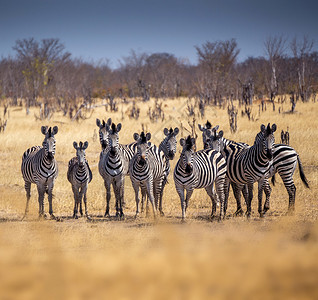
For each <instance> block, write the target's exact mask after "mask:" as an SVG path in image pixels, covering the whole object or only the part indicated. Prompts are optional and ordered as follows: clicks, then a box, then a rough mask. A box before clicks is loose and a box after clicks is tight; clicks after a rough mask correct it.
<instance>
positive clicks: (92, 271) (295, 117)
mask: <svg viewBox="0 0 318 300" xmlns="http://www.w3.org/2000/svg"><path fill="white" fill-rule="evenodd" d="M150 106H152V103H151V104H150ZM140 108H141V118H140V119H139V120H138V121H135V120H130V119H129V118H128V117H127V116H126V115H125V116H124V119H123V120H122V115H121V112H118V113H108V114H106V113H105V110H104V109H103V108H98V109H96V110H95V111H94V113H93V115H92V118H91V119H88V120H85V121H81V122H79V123H76V122H71V121H70V120H68V119H67V118H65V117H63V116H62V115H59V114H55V115H54V119H53V120H51V121H50V122H46V123H41V122H39V121H35V119H34V117H33V112H32V111H31V114H30V116H28V117H26V116H25V112H24V110H18V109H12V111H11V112H10V119H9V122H8V126H7V129H6V132H5V133H4V134H1V135H0V153H1V156H0V163H1V167H0V178H1V179H0V199H1V200H0V278H1V280H0V295H1V298H3V299H13V298H14V299H19V298H20V299H22V298H23V299H38V298H43V297H45V298H52V299H53V298H54V299H57V298H66V299H82V298H94V299H96V298H105V297H108V298H121V299H131V298H138V299H150V298H152V299H163V298H169V299H202V298H219V299H231V298H234V297H235V298H241V299H248V298H260V299H268V298H283V297H285V298H297V299H299V298H304V299H313V298H317V297H318V282H317V281H318V276H317V275H318V262H317V255H318V223H317V216H318V205H317V198H318V197H317V196H318V189H317V187H318V182H317V175H318V174H317V173H318V172H317V169H318V164H317V154H316V149H318V133H317V130H316V128H318V120H317V112H318V107H317V104H315V103H308V104H303V103H298V104H297V111H298V112H297V113H296V114H279V113H278V110H276V112H272V111H270V110H267V111H266V112H263V113H262V114H261V115H260V116H258V113H257V112H258V107H257V106H255V107H253V110H252V113H253V112H254V111H255V112H256V113H255V118H258V120H257V121H256V122H252V121H248V120H247V118H242V117H240V116H239V118H238V131H237V133H235V134H231V133H230V128H229V125H228V116H227V112H226V110H221V109H218V108H214V107H213V108H212V107H208V108H206V118H207V119H209V120H210V121H211V122H212V124H213V125H216V124H219V125H220V128H221V129H222V130H224V135H225V136H226V137H228V138H230V139H233V140H237V141H243V142H247V143H250V144H252V143H253V142H254V138H255V135H256V133H257V132H258V131H259V128H260V125H261V124H262V123H264V124H267V123H269V122H270V123H276V124H277V126H278V131H277V134H276V139H277V140H278V141H279V138H280V136H279V133H280V131H281V130H282V129H284V130H286V129H287V126H288V127H289V132H290V145H291V146H292V147H294V148H295V149H296V151H297V152H298V153H299V155H300V158H301V160H302V163H303V166H304V171H305V174H306V176H307V178H308V179H309V184H310V189H309V190H308V189H306V188H305V187H304V186H303V184H302V182H301V180H300V176H299V172H298V169H297V170H296V172H295V175H294V179H295V184H296V187H297V193H296V214H295V216H293V217H286V216H284V213H285V212H286V210H287V207H288V195H287V192H286V190H285V187H284V185H283V184H282V181H281V180H280V178H279V176H277V184H276V186H275V187H273V191H272V196H271V208H270V211H269V213H268V215H267V216H266V218H264V219H259V218H258V214H257V201H256V200H255V198H254V200H253V204H252V205H253V210H254V214H253V217H252V218H251V220H250V221H247V220H246V219H245V218H243V217H242V218H241V217H239V218H232V217H229V218H228V219H226V220H225V221H224V222H221V223H217V222H210V221H209V218H208V216H209V214H210V210H211V203H210V201H209V199H208V196H207V195H206V193H205V191H203V190H202V191H201V190H198V191H195V192H194V194H193V196H192V199H191V202H190V207H189V211H188V216H187V217H188V221H187V223H186V224H181V222H180V215H181V210H180V203H179V198H178V196H177V194H176V191H175V188H174V184H173V178H172V176H171V175H170V178H169V184H168V185H167V186H166V190H165V192H164V206H163V208H164V212H165V215H166V216H165V217H163V218H160V220H158V221H157V222H153V220H152V219H151V218H149V219H147V218H145V217H144V216H143V217H141V218H140V219H139V220H134V218H133V215H134V211H135V203H134V193H133V189H132V187H131V183H130V180H129V178H128V177H127V178H126V183H125V197H126V203H127V206H126V209H125V214H126V216H127V217H126V219H125V221H115V220H114V219H113V218H111V219H104V218H103V217H101V216H102V215H103V214H104V212H105V188H104V185H103V181H102V179H101V177H100V176H99V174H98V160H99V153H100V145H99V141H98V139H97V140H94V138H93V136H94V130H95V129H96V131H97V132H98V130H97V126H96V125H95V119H96V118H97V117H98V118H104V119H107V118H108V117H111V118H112V119H113V120H114V121H115V122H116V123H118V122H122V123H123V129H122V131H121V132H120V142H122V143H129V142H131V141H133V138H132V135H133V133H134V132H140V131H141V128H142V124H143V126H144V127H147V128H148V131H150V132H151V133H152V136H153V137H152V141H153V142H154V143H156V144H159V142H160V140H161V139H162V138H163V137H164V134H163V128H164V127H173V128H174V127H177V126H178V127H179V126H180V122H182V124H183V125H184V126H187V117H186V114H187V113H186V99H178V100H167V101H165V102H164V112H165V116H166V120H165V122H161V121H158V122H157V123H151V122H150V121H149V119H148V117H145V116H146V115H147V110H148V107H147V105H142V106H140ZM127 109H128V106H127V107H126V106H125V107H124V111H126V110H127ZM282 109H284V110H285V111H286V110H287V109H288V107H287V106H286V107H282ZM205 122H206V119H203V120H201V119H199V123H201V124H202V123H205ZM42 125H50V126H52V125H58V126H59V132H58V134H57V135H56V140H57V151H56V159H57V161H58V163H59V177H58V179H57V181H56V184H55V187H54V199H53V208H54V211H55V214H56V215H57V216H60V217H61V222H56V221H38V219H37V216H38V203H37V191H36V188H35V187H34V186H33V187H32V196H31V202H30V213H29V216H28V218H27V220H26V221H24V222H21V221H20V219H21V218H22V216H23V213H24V208H25V201H26V197H25V191H24V183H23V180H22V176H21V172H20V166H21V157H22V154H23V152H24V151H25V150H26V149H27V148H29V147H30V146H32V145H41V143H42V139H43V138H42V134H41V132H40V127H41V126H42ZM187 134H188V133H187V132H186V131H185V130H184V132H183V135H184V136H185V135H187ZM178 138H181V134H179V136H178ZM74 140H75V141H79V140H87V141H88V142H89V144H90V145H89V147H88V149H87V151H86V152H87V159H88V161H89V163H90V166H91V169H92V172H93V181H92V182H91V183H90V184H89V188H88V193H87V196H88V207H89V213H90V214H91V215H92V216H93V221H92V222H88V221H87V220H86V219H85V218H81V219H79V220H73V219H71V218H70V217H71V216H72V212H73V197H72V191H71V185H70V184H69V182H68V181H67V179H66V172H67V162H68V160H69V159H70V158H71V157H73V155H74V150H73V147H72V143H73V141H74ZM197 145H198V146H199V149H200V148H202V140H201V136H200V137H199V139H198V144H197ZM179 149H180V148H179V146H178V151H177V157H178V156H179ZM176 160H177V158H176V159H175V160H174V161H173V163H172V168H173V167H174V165H175V163H176ZM111 205H112V206H111V208H112V210H111V213H112V215H114V213H115V212H114V197H113V196H112V200H111ZM45 207H46V210H47V208H48V204H47V200H45ZM234 211H235V200H234V198H233V196H232V195H231V197H230V199H229V209H228V213H229V215H230V214H231V213H233V212H234Z"/></svg>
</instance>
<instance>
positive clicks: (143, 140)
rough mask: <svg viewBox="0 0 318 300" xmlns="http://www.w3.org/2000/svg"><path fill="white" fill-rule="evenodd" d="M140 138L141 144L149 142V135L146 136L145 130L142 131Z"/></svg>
mask: <svg viewBox="0 0 318 300" xmlns="http://www.w3.org/2000/svg"><path fill="white" fill-rule="evenodd" d="M140 139H141V140H140V143H141V144H143V143H146V142H147V137H146V135H145V133H144V132H142V133H141V134H140Z"/></svg>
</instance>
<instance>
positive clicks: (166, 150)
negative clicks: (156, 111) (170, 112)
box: [141, 127, 179, 216]
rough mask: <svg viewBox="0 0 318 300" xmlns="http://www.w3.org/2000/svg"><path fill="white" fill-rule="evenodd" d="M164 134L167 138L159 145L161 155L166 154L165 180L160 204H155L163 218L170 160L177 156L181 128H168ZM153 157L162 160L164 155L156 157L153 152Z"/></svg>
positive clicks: (142, 204)
mask: <svg viewBox="0 0 318 300" xmlns="http://www.w3.org/2000/svg"><path fill="white" fill-rule="evenodd" d="M163 133H164V135H165V138H164V139H163V140H162V142H161V143H160V145H159V153H160V152H163V154H164V162H165V169H164V170H162V172H164V179H163V182H162V186H161V192H160V196H159V199H158V200H159V203H157V202H156V203H155V205H156V208H157V209H159V213H160V215H161V216H164V212H163V210H162V198H163V191H164V188H165V185H166V184H167V182H168V176H169V174H170V170H171V167H170V160H173V159H174V156H175V154H176V151H177V139H176V136H177V135H178V133H179V128H177V127H176V128H175V129H172V128H170V129H168V128H164V130H163ZM151 153H152V155H153V156H154V158H155V160H157V161H158V160H160V159H161V157H162V155H155V154H156V151H151ZM157 165H161V164H160V163H157ZM143 210H144V198H142V202H141V212H143ZM147 213H148V202H147Z"/></svg>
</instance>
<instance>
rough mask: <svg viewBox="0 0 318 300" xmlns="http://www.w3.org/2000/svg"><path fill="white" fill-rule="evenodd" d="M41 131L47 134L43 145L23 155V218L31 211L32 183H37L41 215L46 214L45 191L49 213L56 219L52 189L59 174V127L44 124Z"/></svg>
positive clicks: (32, 148) (30, 149)
mask: <svg viewBox="0 0 318 300" xmlns="http://www.w3.org/2000/svg"><path fill="white" fill-rule="evenodd" d="M41 132H42V134H43V135H44V136H45V138H44V141H43V143H42V147H40V146H34V147H31V148H29V149H28V150H26V151H25V152H24V154H23V156H22V165H21V172H22V176H23V179H24V182H25V184H24V187H25V191H26V197H27V202H26V207H25V213H24V216H23V218H22V220H23V219H24V218H25V217H26V215H27V213H28V211H29V200H30V197H31V183H35V184H36V186H37V190H38V201H39V217H43V216H44V193H47V194H48V201H49V214H50V216H51V218H52V219H55V216H54V214H53V208H52V191H53V187H54V181H55V179H56V178H57V175H58V166H57V162H56V160H55V159H54V155H55V137H54V136H55V135H56V134H57V132H58V127H57V126H54V127H53V129H52V128H51V127H49V128H48V127H47V126H42V127H41Z"/></svg>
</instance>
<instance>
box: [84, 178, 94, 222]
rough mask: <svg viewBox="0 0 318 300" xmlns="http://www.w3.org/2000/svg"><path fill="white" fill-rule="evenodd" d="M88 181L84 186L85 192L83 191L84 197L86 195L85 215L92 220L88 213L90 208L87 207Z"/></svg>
mask: <svg viewBox="0 0 318 300" xmlns="http://www.w3.org/2000/svg"><path fill="white" fill-rule="evenodd" d="M87 185H88V184H87V183H86V185H85V186H84V188H83V189H84V192H83V197H84V205H85V216H86V218H87V219H88V220H91V219H92V218H91V217H90V216H89V214H88V209H87V197H86V192H87Z"/></svg>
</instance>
